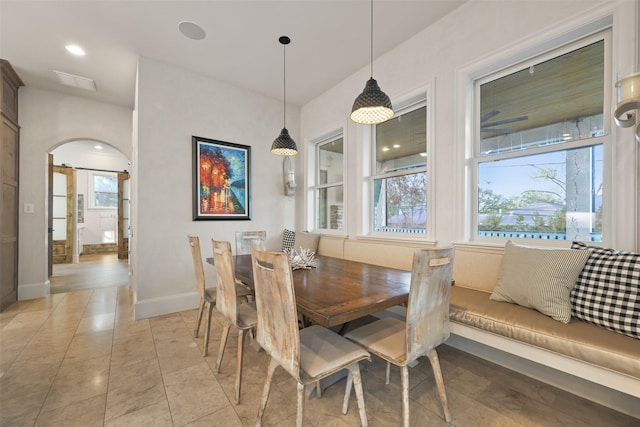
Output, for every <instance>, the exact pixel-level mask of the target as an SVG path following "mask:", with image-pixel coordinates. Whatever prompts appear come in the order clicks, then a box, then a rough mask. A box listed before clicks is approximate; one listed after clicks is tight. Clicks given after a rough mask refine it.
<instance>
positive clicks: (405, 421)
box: [400, 365, 409, 427]
mask: <svg viewBox="0 0 640 427" xmlns="http://www.w3.org/2000/svg"><path fill="white" fill-rule="evenodd" d="M400 374H401V382H402V425H403V426H404V427H409V367H408V366H407V365H404V366H402V367H401V368H400Z"/></svg>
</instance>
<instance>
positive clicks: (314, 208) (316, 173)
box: [309, 128, 348, 236]
mask: <svg viewBox="0 0 640 427" xmlns="http://www.w3.org/2000/svg"><path fill="white" fill-rule="evenodd" d="M337 139H342V147H343V148H342V181H336V182H331V183H326V184H322V183H321V182H320V171H321V169H320V164H319V162H320V147H321V146H322V145H325V144H328V143H331V142H332V141H335V140H337ZM310 147H311V148H312V150H311V152H312V153H313V155H312V156H311V157H312V158H311V159H310V160H311V161H310V164H311V165H313V166H312V170H313V175H312V176H311V175H309V178H311V179H312V180H313V181H310V182H309V190H310V192H309V193H310V196H311V203H310V208H311V214H310V215H309V216H310V219H311V220H312V224H313V227H312V228H313V230H314V231H316V232H319V233H322V234H332V235H339V236H344V235H346V234H347V221H346V217H347V213H348V203H347V197H346V194H347V179H346V178H347V177H346V167H347V156H348V155H347V151H348V150H347V141H346V138H345V135H344V130H343V129H342V128H340V129H337V130H335V131H332V132H328V133H326V134H324V135H323V136H321V137H318V138H316V139H313V140H312V141H311V144H310ZM337 187H342V212H343V215H344V216H343V221H342V229H332V228H320V227H319V224H320V221H319V217H318V209H319V198H320V190H323V189H330V188H337Z"/></svg>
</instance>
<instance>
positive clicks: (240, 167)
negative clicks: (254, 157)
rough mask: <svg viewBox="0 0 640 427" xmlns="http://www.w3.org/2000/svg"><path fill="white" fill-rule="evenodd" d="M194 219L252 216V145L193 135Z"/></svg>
mask: <svg viewBox="0 0 640 427" xmlns="http://www.w3.org/2000/svg"><path fill="white" fill-rule="evenodd" d="M192 142H193V220H194V221H200V220H250V219H251V147H250V146H247V145H241V144H235V143H232V142H225V141H219V140H215V139H208V138H202V137H199V136H193V137H192Z"/></svg>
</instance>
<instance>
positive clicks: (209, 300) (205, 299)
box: [188, 235, 252, 357]
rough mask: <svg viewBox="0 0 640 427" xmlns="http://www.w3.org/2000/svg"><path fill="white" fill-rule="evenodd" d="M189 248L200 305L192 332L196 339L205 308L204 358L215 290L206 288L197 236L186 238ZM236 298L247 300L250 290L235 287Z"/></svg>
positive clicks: (206, 350) (207, 349)
mask: <svg viewBox="0 0 640 427" xmlns="http://www.w3.org/2000/svg"><path fill="white" fill-rule="evenodd" d="M188 238H189V246H191V256H192V257H193V268H194V271H195V273H196V284H197V287H198V293H199V294H200V305H199V307H198V317H197V318H196V327H195V330H194V331H193V336H194V337H195V338H198V334H199V333H200V324H201V323H202V315H203V314H204V309H205V306H206V308H207V313H208V314H207V325H206V328H205V333H204V344H203V349H202V355H203V356H204V357H206V356H207V355H208V354H209V335H210V332H211V315H212V313H213V307H214V306H215V305H216V297H217V295H216V288H211V287H209V288H208V287H207V285H206V282H205V277H204V268H203V266H202V254H201V252H200V239H199V238H198V236H191V235H190V236H188ZM236 291H237V295H238V297H242V298H247V296H249V295H251V294H252V292H251V289H249V288H248V287H246V286H244V285H242V286H238V287H236Z"/></svg>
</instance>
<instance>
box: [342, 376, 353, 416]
mask: <svg viewBox="0 0 640 427" xmlns="http://www.w3.org/2000/svg"><path fill="white" fill-rule="evenodd" d="M352 388H353V374H352V373H351V370H349V374H348V375H347V388H345V390H344V400H343V401H342V413H343V414H344V415H346V414H347V412H348V411H349V399H351V389H352Z"/></svg>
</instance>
